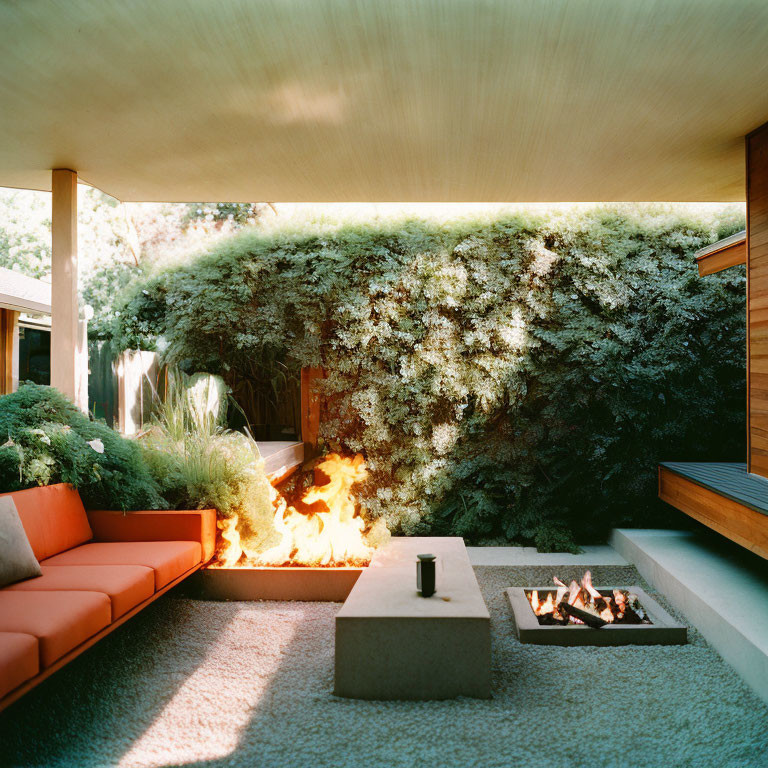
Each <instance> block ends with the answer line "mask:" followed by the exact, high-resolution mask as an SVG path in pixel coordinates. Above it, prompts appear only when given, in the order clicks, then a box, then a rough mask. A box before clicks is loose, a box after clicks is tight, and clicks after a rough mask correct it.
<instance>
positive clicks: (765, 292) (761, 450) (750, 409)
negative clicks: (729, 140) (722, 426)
mask: <svg viewBox="0 0 768 768" xmlns="http://www.w3.org/2000/svg"><path fill="white" fill-rule="evenodd" d="M746 144H747V146H746V150H747V452H748V458H747V462H748V466H747V468H748V470H749V471H750V472H752V473H754V474H756V475H762V476H763V477H768V123H766V124H765V125H763V126H762V127H760V128H758V129H757V130H756V131H753V132H752V133H750V134H749V135H748V136H747V141H746Z"/></svg>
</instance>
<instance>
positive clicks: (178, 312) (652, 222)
mask: <svg viewBox="0 0 768 768" xmlns="http://www.w3.org/2000/svg"><path fill="white" fill-rule="evenodd" d="M742 226H743V214H742V213H741V211H736V212H735V213H734V211H733V209H728V210H721V211H720V212H717V213H701V212H699V213H690V212H689V211H687V210H683V209H674V208H671V207H669V206H644V207H642V206H612V207H605V206H603V207H596V208H594V209H591V210H587V211H583V210H582V211H573V210H571V211H566V212H557V213H553V214H550V215H546V216H545V215H538V214H529V213H510V214H509V215H504V216H499V217H497V218H490V219H482V220H480V219H478V220H461V221H454V222H450V223H448V224H444V225H436V224H433V223H428V222H423V221H397V222H392V223H379V224H377V225H375V226H370V227H366V226H361V225H344V226H332V225H328V224H322V223H321V224H318V226H316V227H315V228H314V230H312V231H310V232H309V233H307V232H306V231H304V232H298V233H297V232H279V231H278V232H275V233H272V234H268V235H263V234H262V235H260V234H246V235H243V236H239V237H237V238H234V239H232V240H229V241H226V242H224V243H221V244H219V245H217V246H216V247H215V248H213V249H212V250H211V251H209V252H208V253H205V254H203V255H201V256H199V257H198V258H195V259H194V260H191V261H190V262H189V263H187V264H186V265H184V266H181V267H177V268H175V269H171V270H167V271H165V272H162V273H159V274H158V275H156V276H155V277H154V278H152V279H151V280H149V281H148V282H146V283H145V284H143V285H141V286H139V288H138V289H137V290H136V292H135V293H134V294H133V295H132V296H131V297H130V298H129V299H128V300H127V301H126V303H125V305H124V306H123V307H122V308H121V314H120V318H119V319H120V324H119V326H117V327H116V335H117V340H118V343H119V344H120V345H122V346H123V347H131V348H136V347H147V346H149V347H151V346H152V345H153V344H155V342H156V340H157V338H158V337H162V344H161V347H162V348H163V349H164V350H165V355H166V357H167V358H168V359H169V360H171V361H175V362H178V363H180V364H182V365H186V366H188V368H189V369H191V370H206V371H211V372H213V373H219V374H221V375H222V376H223V377H224V379H225V380H226V381H227V383H228V384H230V386H232V387H233V390H235V391H242V390H243V388H242V387H239V386H236V385H237V384H239V383H240V382H242V380H244V379H246V380H252V379H253V378H254V377H253V373H252V372H253V370H254V368H258V366H259V365H260V364H262V363H263V364H265V365H271V364H272V363H273V361H275V360H279V361H281V362H282V363H283V364H285V365H287V366H288V368H289V370H292V371H293V372H294V373H295V372H296V371H298V369H299V368H300V367H301V366H306V365H312V366H317V365H322V366H323V367H324V368H325V370H326V371H327V378H326V379H325V380H324V381H323V382H322V391H323V397H324V402H325V406H324V412H323V418H322V426H321V429H322V436H323V438H324V440H325V441H326V444H327V445H328V447H329V448H332V449H334V450H340V451H346V452H350V453H352V452H357V451H362V452H364V454H365V455H366V458H367V461H368V465H369V468H370V479H369V481H368V482H367V484H366V485H365V486H364V487H363V488H362V489H361V495H362V496H363V499H364V502H365V504H366V506H367V508H368V511H369V512H371V513H373V514H374V515H385V516H386V518H387V521H388V523H389V525H390V527H391V529H392V530H393V531H395V532H402V533H408V534H417V533H428V532H431V533H453V534H459V535H463V536H465V537H467V538H469V539H470V540H481V539H482V540H493V539H503V540H511V541H516V542H521V543H535V544H537V545H538V546H540V547H542V548H563V547H567V546H572V544H573V540H574V537H575V538H576V539H580V540H583V541H585V540H589V539H592V540H598V539H600V538H601V537H604V536H605V535H606V533H607V531H608V530H609V529H610V527H612V526H616V525H624V524H631V523H638V524H642V525H657V524H663V522H664V520H665V518H667V519H669V518H671V519H673V520H675V521H676V522H677V521H679V518H678V517H677V516H675V513H672V512H671V511H669V508H664V507H662V506H660V505H659V503H658V502H657V501H656V483H655V473H656V464H657V462H658V461H659V460H663V459H678V460H695V459H711V460H726V459H730V460H742V459H743V456H744V425H743V420H744V388H745V382H744V378H745V376H744V357H745V328H744V325H745V323H744V280H745V277H744V271H743V269H732V270H729V271H726V272H723V273H721V274H718V275H714V276H711V277H707V278H704V279H699V277H698V276H697V273H696V268H695V265H694V263H693V261H692V258H691V257H692V253H693V251H694V250H695V249H697V248H699V247H701V246H703V245H705V244H707V243H710V242H712V241H714V240H715V239H717V237H720V236H724V235H727V234H729V233H730V232H733V231H735V230H736V229H739V228H740V227H742ZM257 384H258V382H256V383H255V384H254V386H257ZM242 405H243V407H244V408H246V409H247V405H248V404H247V403H242Z"/></svg>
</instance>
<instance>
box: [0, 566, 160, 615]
mask: <svg viewBox="0 0 768 768" xmlns="http://www.w3.org/2000/svg"><path fill="white" fill-rule="evenodd" d="M42 571H43V575H42V576H38V577H37V578H36V579H26V580H25V581H18V582H16V583H15V584H11V585H10V586H8V587H6V589H12V590H16V591H20V592H41V591H42V592H53V591H57V592H58V591H61V590H64V591H84V592H103V593H104V594H105V595H107V596H108V597H109V599H110V601H111V603H112V621H114V620H115V619H118V618H120V616H122V615H123V614H124V613H128V611H130V610H131V608H133V607H135V606H137V605H138V604H139V603H141V602H142V601H144V600H147V599H149V598H150V597H152V595H154V594H155V573H154V571H153V570H152V569H151V568H147V567H146V566H144V565H43V566H42Z"/></svg>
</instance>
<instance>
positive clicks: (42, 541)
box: [0, 483, 93, 560]
mask: <svg viewBox="0 0 768 768" xmlns="http://www.w3.org/2000/svg"><path fill="white" fill-rule="evenodd" d="M0 495H2V496H10V497H11V498H12V499H13V501H14V503H15V504H16V510H17V511H18V513H19V517H20V518H21V524H22V525H23V526H24V531H25V533H26V534H27V538H28V539H29V543H30V544H31V545H32V551H33V552H34V553H35V557H36V558H37V559H38V560H44V559H45V558H46V557H51V556H52V555H56V554H58V553H59V552H63V551H64V550H65V549H70V548H71V547H76V546H77V545H78V544H82V543H83V542H84V541H89V540H90V539H92V538H93V533H92V532H91V526H90V524H89V523H88V517H87V516H86V514H85V509H84V508H83V502H82V501H81V500H80V494H79V493H78V492H77V491H76V490H75V489H74V488H73V487H72V486H71V485H66V484H65V483H59V484H57V485H47V486H43V487H40V488H29V489H28V490H26V491H13V492H12V493H4V494H0Z"/></svg>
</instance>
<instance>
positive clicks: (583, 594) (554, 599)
mask: <svg viewBox="0 0 768 768" xmlns="http://www.w3.org/2000/svg"><path fill="white" fill-rule="evenodd" d="M552 580H553V581H554V583H555V584H556V585H557V591H556V592H555V594H554V595H553V593H552V592H548V593H547V597H546V599H545V600H544V601H542V600H541V598H540V597H539V592H538V590H536V589H534V590H531V591H530V592H529V593H528V599H529V601H530V603H531V608H533V612H534V613H535V614H536V616H545V617H548V616H551V618H552V619H553V620H555V621H556V622H557V623H561V624H583V623H584V622H583V621H582V620H581V619H579V618H577V617H576V616H571V615H570V614H569V613H568V612H567V611H566V610H565V608H563V607H562V606H563V602H565V603H566V604H567V605H570V606H573V607H574V608H577V609H580V610H581V611H585V612H586V613H590V614H592V615H593V616H595V617H598V618H600V619H602V620H603V621H604V622H606V623H608V624H611V623H614V622H619V621H622V620H624V619H625V617H631V620H632V621H633V623H634V622H643V623H650V622H649V620H648V618H647V617H646V615H645V612H644V611H643V609H642V607H641V606H640V604H639V602H638V600H637V595H634V594H632V593H630V592H627V591H626V590H623V589H614V590H613V594H612V595H604V594H601V593H600V592H598V590H597V589H595V587H594V585H593V584H592V574H591V572H590V571H586V572H585V573H584V576H582V578H581V583H580V584H579V583H578V582H577V581H575V580H574V581H572V582H571V583H570V584H569V585H566V584H565V583H563V582H562V581H560V579H558V578H557V576H555V577H554V578H553V579H552ZM585 618H587V619H588V620H589V617H585Z"/></svg>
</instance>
